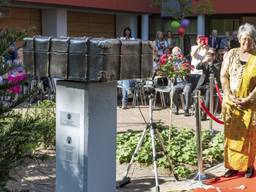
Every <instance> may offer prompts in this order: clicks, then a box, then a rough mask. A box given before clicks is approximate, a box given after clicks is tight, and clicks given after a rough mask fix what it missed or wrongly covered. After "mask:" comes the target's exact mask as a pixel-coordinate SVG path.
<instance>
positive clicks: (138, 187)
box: [116, 178, 165, 192]
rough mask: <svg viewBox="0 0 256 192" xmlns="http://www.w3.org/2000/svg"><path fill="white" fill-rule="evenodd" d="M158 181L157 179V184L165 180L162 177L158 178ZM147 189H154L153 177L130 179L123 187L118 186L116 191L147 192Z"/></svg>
mask: <svg viewBox="0 0 256 192" xmlns="http://www.w3.org/2000/svg"><path fill="white" fill-rule="evenodd" d="M158 181H159V185H161V184H163V183H164V182H165V180H163V179H158ZM117 182H118V181H117ZM160 188H161V187H160ZM147 191H155V179H154V178H146V179H132V180H131V183H129V184H127V185H126V186H124V187H123V188H118V189H117V191H116V192H147Z"/></svg>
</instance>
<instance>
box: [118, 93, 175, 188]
mask: <svg viewBox="0 0 256 192" xmlns="http://www.w3.org/2000/svg"><path fill="white" fill-rule="evenodd" d="M152 106H153V96H150V97H149V111H150V114H149V116H150V121H149V124H148V125H147V127H146V128H145V129H144V130H143V133H142V135H141V137H140V140H139V142H138V144H137V146H136V149H135V151H134V153H133V155H132V158H131V160H130V163H129V165H128V167H127V170H126V172H125V176H124V177H123V179H122V181H120V182H119V183H118V185H117V187H120V188H121V187H124V186H125V185H127V184H129V183H130V182H131V179H130V178H129V177H128V174H129V171H130V168H131V165H132V163H133V161H134V159H135V157H136V156H137V153H138V151H139V149H140V147H141V145H142V143H143V140H144V138H145V136H146V132H147V129H150V137H151V145H152V153H153V166H154V175H155V189H156V192H160V188H159V180H158V172H157V157H156V147H155V131H156V136H157V138H158V140H159V141H160V145H161V147H162V150H163V152H164V154H165V155H166V157H167V160H168V163H169V169H170V171H171V172H173V175H174V178H175V179H176V180H178V176H177V175H176V174H175V173H174V170H173V166H172V161H171V158H170V157H169V156H168V153H167V150H166V149H165V147H164V142H163V138H162V136H161V134H160V132H159V131H158V130H157V129H156V128H155V127H154V126H153V110H152Z"/></svg>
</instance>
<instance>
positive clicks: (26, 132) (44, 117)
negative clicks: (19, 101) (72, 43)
mask: <svg viewBox="0 0 256 192" xmlns="http://www.w3.org/2000/svg"><path fill="white" fill-rule="evenodd" d="M54 109H55V104H54V103H53V102H51V101H43V102H42V103H40V104H39V105H38V107H36V108H34V109H33V108H32V109H28V110H27V111H24V110H22V111H20V110H19V111H17V110H16V112H13V116H12V117H11V118H9V117H6V118H2V119H1V120H0V121H1V124H2V125H3V126H2V127H1V129H0V154H1V156H0V191H1V190H7V189H6V188H5V186H6V183H7V182H8V180H10V179H13V178H11V177H10V176H9V173H10V171H11V170H12V169H13V168H15V167H17V166H19V165H21V164H22V163H23V161H24V160H25V159H26V158H34V156H33V155H34V152H35V151H36V150H38V149H39V148H41V147H44V148H45V147H51V148H53V147H54V146H55V112H54V111H55V110H54Z"/></svg>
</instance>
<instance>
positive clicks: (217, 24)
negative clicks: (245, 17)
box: [209, 19, 240, 35]
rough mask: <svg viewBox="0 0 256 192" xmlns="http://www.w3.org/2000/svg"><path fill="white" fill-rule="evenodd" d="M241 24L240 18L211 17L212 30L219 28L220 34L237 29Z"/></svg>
mask: <svg viewBox="0 0 256 192" xmlns="http://www.w3.org/2000/svg"><path fill="white" fill-rule="evenodd" d="M239 25H240V19H211V20H210V31H209V33H211V31H212V30H213V29H217V30H218V34H219V35H224V34H225V32H232V31H237V30H238V28H239Z"/></svg>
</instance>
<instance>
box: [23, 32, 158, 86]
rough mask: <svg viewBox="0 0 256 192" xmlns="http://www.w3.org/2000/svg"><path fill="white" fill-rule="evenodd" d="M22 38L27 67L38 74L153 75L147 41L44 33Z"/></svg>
mask: <svg viewBox="0 0 256 192" xmlns="http://www.w3.org/2000/svg"><path fill="white" fill-rule="evenodd" d="M24 41H25V42H26V43H25V47H24V65H25V68H26V71H27V73H30V74H32V75H36V76H38V77H48V76H51V77H58V78H62V79H67V80H75V81H99V82H100V81H116V80H120V79H135V78H148V77H151V76H152V69H153V55H152V54H153V53H152V49H151V47H150V46H149V41H142V40H139V39H138V40H129V41H127V40H120V39H105V38H88V37H74V38H69V37H60V38H52V37H46V36H36V37H33V38H32V37H28V38H25V39H24Z"/></svg>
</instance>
